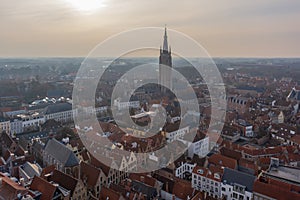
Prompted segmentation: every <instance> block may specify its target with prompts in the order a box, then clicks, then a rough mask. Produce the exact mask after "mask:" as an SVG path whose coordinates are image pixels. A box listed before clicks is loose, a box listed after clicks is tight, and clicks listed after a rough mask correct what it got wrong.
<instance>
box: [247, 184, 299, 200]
mask: <svg viewBox="0 0 300 200" xmlns="http://www.w3.org/2000/svg"><path fill="white" fill-rule="evenodd" d="M281 183H282V185H281V186H279V185H274V184H269V183H264V182H261V181H259V180H256V181H255V182H254V187H253V192H255V193H259V194H262V195H265V196H268V197H271V198H274V199H278V200H286V199H300V194H299V193H296V192H292V191H291V190H289V189H287V188H286V187H284V185H285V184H284V183H283V182H281Z"/></svg>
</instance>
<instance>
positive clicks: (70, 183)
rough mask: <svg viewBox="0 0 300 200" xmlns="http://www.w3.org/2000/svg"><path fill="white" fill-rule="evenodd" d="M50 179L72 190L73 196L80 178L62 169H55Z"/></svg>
mask: <svg viewBox="0 0 300 200" xmlns="http://www.w3.org/2000/svg"><path fill="white" fill-rule="evenodd" d="M50 180H51V181H53V182H54V183H57V184H59V185H60V186H62V187H63V188H65V189H67V190H70V191H71V196H73V192H74V190H75V188H76V186H77V183H78V180H77V179H75V178H73V177H72V176H69V175H68V174H65V173H63V172H61V171H58V170H54V171H53V174H52V176H51V177H50Z"/></svg>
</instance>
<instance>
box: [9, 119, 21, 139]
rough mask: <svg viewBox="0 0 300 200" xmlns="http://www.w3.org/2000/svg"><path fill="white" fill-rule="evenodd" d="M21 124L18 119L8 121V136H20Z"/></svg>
mask: <svg viewBox="0 0 300 200" xmlns="http://www.w3.org/2000/svg"><path fill="white" fill-rule="evenodd" d="M22 125H23V122H22V120H21V119H20V118H16V119H12V120H11V121H10V134H11V135H12V136H14V135H15V134H20V133H22V132H23V126H22Z"/></svg>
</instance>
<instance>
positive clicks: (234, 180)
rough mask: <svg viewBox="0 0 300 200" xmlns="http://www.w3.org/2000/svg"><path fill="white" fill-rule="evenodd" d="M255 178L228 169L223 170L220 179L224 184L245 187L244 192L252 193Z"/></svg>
mask: <svg viewBox="0 0 300 200" xmlns="http://www.w3.org/2000/svg"><path fill="white" fill-rule="evenodd" d="M255 179H256V177H255V176H252V175H249V174H246V173H243V172H240V171H237V170H233V169H229V168H225V169H224V174H223V177H222V182H226V184H230V185H233V184H239V185H243V186H245V187H246V191H249V192H252V191H253V184H254V181H255Z"/></svg>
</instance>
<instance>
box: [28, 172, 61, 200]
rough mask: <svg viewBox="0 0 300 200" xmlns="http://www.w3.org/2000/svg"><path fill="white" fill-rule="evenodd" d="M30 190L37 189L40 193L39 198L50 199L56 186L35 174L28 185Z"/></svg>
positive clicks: (42, 199)
mask: <svg viewBox="0 0 300 200" xmlns="http://www.w3.org/2000/svg"><path fill="white" fill-rule="evenodd" d="M29 188H30V189H31V190H37V191H39V192H41V193H42V196H41V199H40V200H51V199H52V198H53V196H54V193H55V191H56V187H55V186H54V185H52V184H51V183H49V182H47V181H46V180H44V179H42V178H40V177H38V176H35V177H34V178H33V180H32V182H31V185H30V187H29Z"/></svg>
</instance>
